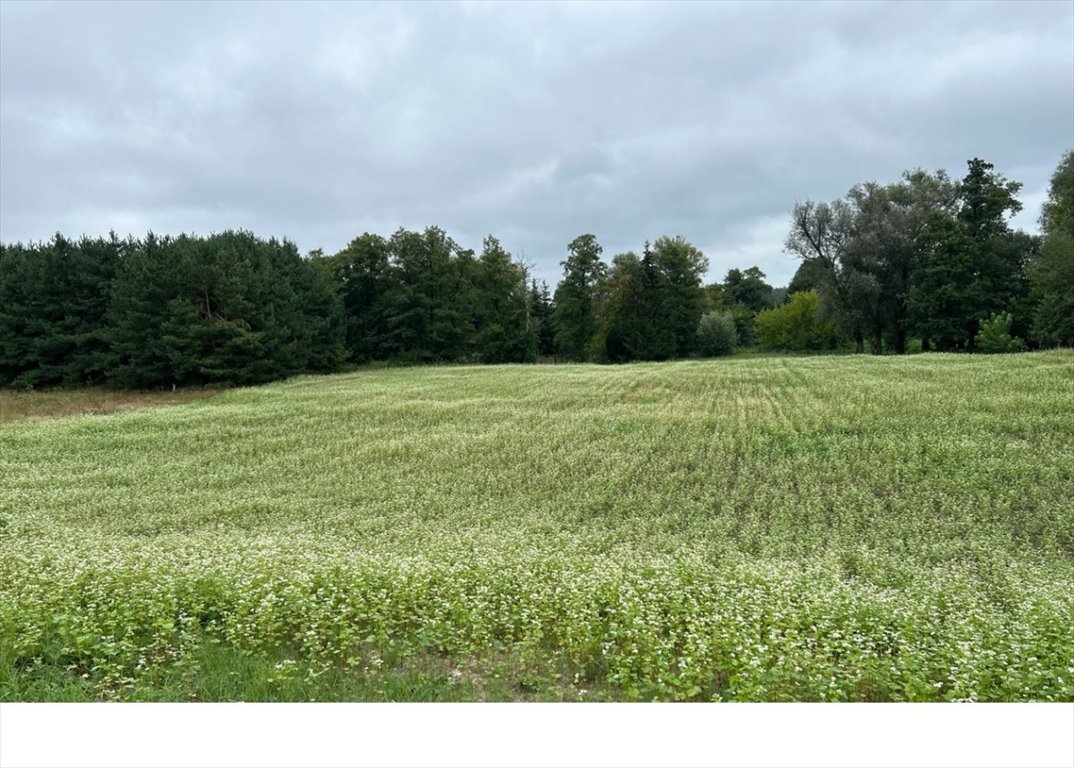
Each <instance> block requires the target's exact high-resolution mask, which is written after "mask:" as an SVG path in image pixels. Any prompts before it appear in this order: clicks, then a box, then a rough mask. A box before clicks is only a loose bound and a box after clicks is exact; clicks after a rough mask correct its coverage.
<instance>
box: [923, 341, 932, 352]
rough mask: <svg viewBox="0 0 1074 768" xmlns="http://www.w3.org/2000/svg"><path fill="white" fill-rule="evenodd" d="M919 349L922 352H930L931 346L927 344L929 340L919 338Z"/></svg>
mask: <svg viewBox="0 0 1074 768" xmlns="http://www.w3.org/2000/svg"><path fill="white" fill-rule="evenodd" d="M921 351H922V352H931V351H932V347H930V346H929V340H928V339H921Z"/></svg>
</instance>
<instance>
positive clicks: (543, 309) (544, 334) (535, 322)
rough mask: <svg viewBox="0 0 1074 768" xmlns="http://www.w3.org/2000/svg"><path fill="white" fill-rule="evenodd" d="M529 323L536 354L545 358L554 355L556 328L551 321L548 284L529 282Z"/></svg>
mask: <svg viewBox="0 0 1074 768" xmlns="http://www.w3.org/2000/svg"><path fill="white" fill-rule="evenodd" d="M529 303H530V322H531V324H532V326H533V330H534V333H535V334H536V335H537V354H539V355H540V356H541V357H547V356H551V355H554V354H555V353H556V327H555V325H554V321H553V306H552V295H551V293H550V292H549V290H548V283H547V282H545V281H544V280H542V281H541V282H540V283H538V282H537V280H536V279H534V280H531V281H530V290H529Z"/></svg>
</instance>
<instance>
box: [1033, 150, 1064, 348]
mask: <svg viewBox="0 0 1074 768" xmlns="http://www.w3.org/2000/svg"><path fill="white" fill-rule="evenodd" d="M1040 228H1041V234H1042V236H1043V241H1042V243H1041V245H1040V251H1039V253H1038V254H1037V255H1036V257H1035V258H1034V259H1033V260H1032V261H1031V263H1030V265H1029V278H1030V289H1031V292H1032V297H1033V299H1034V300H1035V301H1036V308H1035V310H1034V313H1033V335H1034V336H1035V337H1036V338H1037V339H1038V340H1039V341H1040V342H1041V343H1042V344H1045V345H1048V346H1054V345H1057V344H1062V345H1064V346H1071V345H1074V151H1070V150H1068V151H1067V152H1065V153H1064V154H1063V157H1062V159H1061V160H1060V161H1059V165H1058V166H1057V167H1056V169H1055V173H1054V174H1053V175H1052V180H1051V186H1050V187H1049V189H1048V199H1047V201H1045V203H1044V205H1043V207H1042V208H1041V213H1040Z"/></svg>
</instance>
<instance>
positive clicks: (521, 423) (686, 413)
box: [0, 351, 1074, 701]
mask: <svg viewBox="0 0 1074 768" xmlns="http://www.w3.org/2000/svg"><path fill="white" fill-rule="evenodd" d="M1072 627H1074V355H1072V354H1071V353H1070V352H1069V351H1056V352H1047V353H1032V354H1021V355H1007V356H995V357H982V356H965V355H963V356H953V355H939V354H933V355H918V356H912V357H903V358H893V357H892V358H888V357H885V358H869V357H864V356H857V357H816V358H754V359H749V358H732V359H728V360H722V361H687V362H674V363H662V364H640V365H626V366H618V367H613V366H603V367H598V366H582V365H579V366H573V365H572V366H567V365H564V366H503V367H443V368H409V369H381V370H362V371H359V372H356V373H352V374H345V375H338V376H329V377H317V378H314V377H309V378H300V379H293V380H290V381H287V382H283V383H280V384H275V385H269V386H264V387H260V388H252V389H242V390H232V391H228V392H226V393H223V394H221V395H218V396H216V397H213V398H210V399H205V400H199V401H194V402H189V403H185V404H182V405H176V406H172V407H168V408H158V409H149V410H141V411H130V412H124V413H117V414H111V415H105V416H99V415H97V416H74V417H68V418H61V419H56V420H52V421H36V422H25V423H11V424H5V425H0V698H4V699H7V700H12V699H15V700H28V699H46V700H49V699H52V700H55V699H66V698H75V699H87V698H89V699H121V700H122V699H152V698H157V699H160V698H164V699H179V698H182V699H190V698H193V699H211V698H260V699H287V698H348V697H353V698H363V697H364V698H414V699H417V698H427V697H433V698H449V699H450V698H458V699H466V698H478V699H482V698H484V699H489V698H493V699H496V698H499V699H512V698H546V699H569V700H578V699H594V698H596V699H605V700H607V699H626V700H683V699H689V700H704V701H712V700H725V701H726V700H738V701H783V700H806V701H831V700H837V701H848V700H849V701H859V700H885V701H891V700H895V701H902V700H912V701H944V700H947V701H950V700H990V701H1009V700H1030V699H1032V700H1045V701H1053V700H1055V701H1058V700H1062V701H1070V700H1071V699H1072V698H1074V631H1072V629H1071V628H1072ZM229 677H230V678H231V679H232V681H234V679H240V678H241V679H242V680H243V681H244V682H242V684H241V685H240V684H233V685H230V687H229V683H228V679H227V678H229ZM243 686H245V687H243ZM423 686H424V687H423ZM430 686H431V687H430Z"/></svg>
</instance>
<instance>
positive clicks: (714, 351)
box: [697, 312, 738, 357]
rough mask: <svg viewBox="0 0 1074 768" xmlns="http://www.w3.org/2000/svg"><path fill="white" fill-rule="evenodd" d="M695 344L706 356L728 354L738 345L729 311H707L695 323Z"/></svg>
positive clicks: (732, 318) (733, 320)
mask: <svg viewBox="0 0 1074 768" xmlns="http://www.w3.org/2000/svg"><path fill="white" fill-rule="evenodd" d="M697 345H698V348H699V349H700V350H701V354H703V355H705V356H707V357H718V356H721V355H730V354H731V353H732V352H734V351H735V347H736V346H738V331H737V330H735V319H734V317H732V316H731V314H730V313H729V312H708V313H706V314H704V315H702V316H701V322H700V323H698V324H697Z"/></svg>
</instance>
